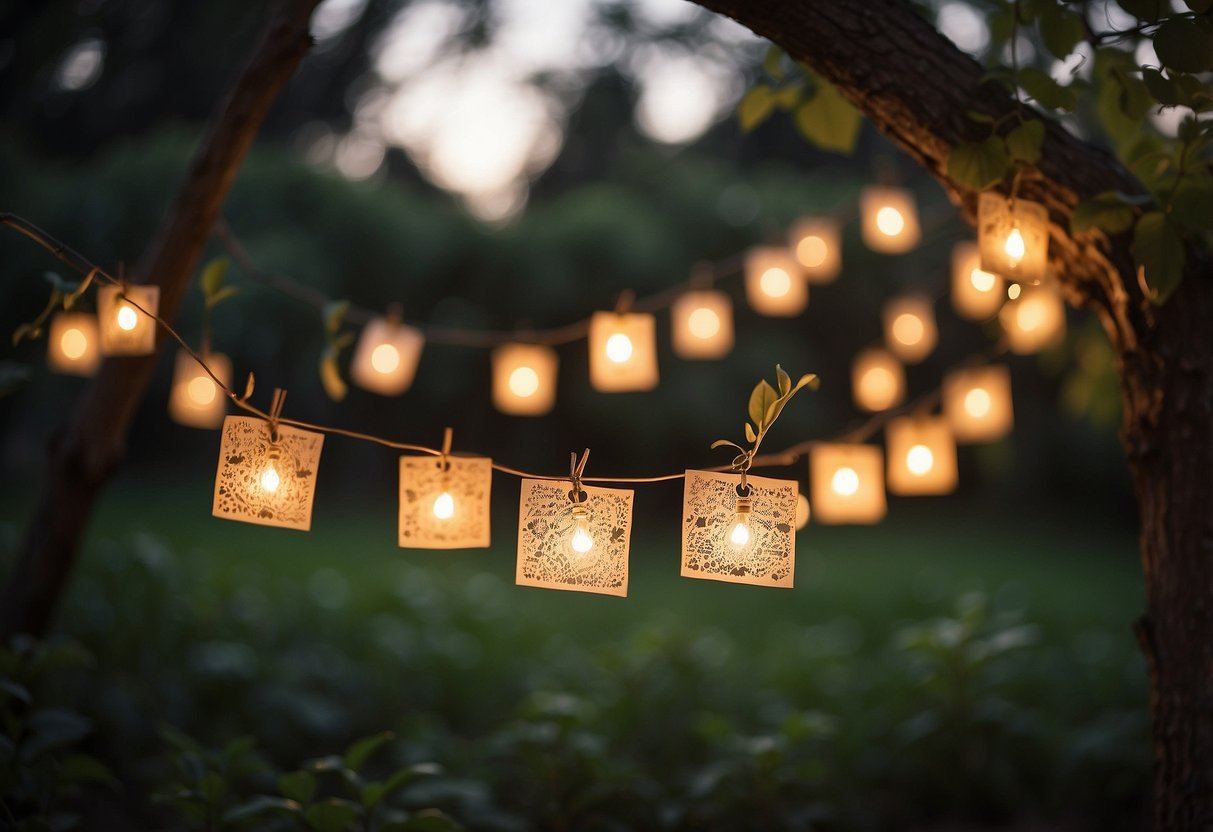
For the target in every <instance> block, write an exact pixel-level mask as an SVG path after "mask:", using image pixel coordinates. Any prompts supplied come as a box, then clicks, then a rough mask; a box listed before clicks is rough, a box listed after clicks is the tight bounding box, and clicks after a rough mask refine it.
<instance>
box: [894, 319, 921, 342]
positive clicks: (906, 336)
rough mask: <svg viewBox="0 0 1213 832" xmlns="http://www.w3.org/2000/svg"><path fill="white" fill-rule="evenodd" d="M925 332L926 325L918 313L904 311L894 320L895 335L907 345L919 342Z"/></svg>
mask: <svg viewBox="0 0 1213 832" xmlns="http://www.w3.org/2000/svg"><path fill="white" fill-rule="evenodd" d="M924 334H926V327H925V326H923V323H922V319H921V318H919V317H918V316H917V315H912V314H910V313H909V312H903V313H902V314H900V315H898V316H897V317H896V318H895V319H894V320H893V337H894V338H896V339H897V340H898V341H900V342H901V343H903V344H906V345H907V346H913V345H914V344H917V343H918V342H919V341H921V340H922V336H923V335H924Z"/></svg>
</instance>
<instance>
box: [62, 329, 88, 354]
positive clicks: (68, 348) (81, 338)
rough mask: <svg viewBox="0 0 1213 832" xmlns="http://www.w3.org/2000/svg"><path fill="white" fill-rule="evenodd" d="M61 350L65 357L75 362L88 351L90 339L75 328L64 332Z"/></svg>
mask: <svg viewBox="0 0 1213 832" xmlns="http://www.w3.org/2000/svg"><path fill="white" fill-rule="evenodd" d="M59 349H60V350H62V351H63V354H64V356H66V357H67V358H70V359H71V360H72V361H75V360H76V359H78V358H80V356H82V355H84V353H85V352H86V351H87V350H88V337H87V336H86V335H85V334H84V333H83V332H81V331H80V330H78V329H76V328H75V327H72V328H71V329H67V330H64V332H63V335H62V336H60V338H59Z"/></svg>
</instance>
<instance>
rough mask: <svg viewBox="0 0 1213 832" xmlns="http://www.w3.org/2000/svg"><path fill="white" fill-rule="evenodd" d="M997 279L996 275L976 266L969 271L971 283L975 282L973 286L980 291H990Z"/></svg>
mask: <svg viewBox="0 0 1213 832" xmlns="http://www.w3.org/2000/svg"><path fill="white" fill-rule="evenodd" d="M997 279H998V277H997V276H996V275H993V274H991V273H990V272H987V271H983V270H982V269H978V268H974V269H973V271H971V272H969V283H971V284H973V288H974V289H976V290H977V291H979V292H989V291H990V290H991V289H993V288H994V282H995V281H996V280H997Z"/></svg>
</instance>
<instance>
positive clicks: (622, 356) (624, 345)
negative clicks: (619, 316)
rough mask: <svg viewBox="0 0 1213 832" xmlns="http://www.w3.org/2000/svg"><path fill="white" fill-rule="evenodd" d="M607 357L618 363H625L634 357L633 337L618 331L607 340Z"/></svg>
mask: <svg viewBox="0 0 1213 832" xmlns="http://www.w3.org/2000/svg"><path fill="white" fill-rule="evenodd" d="M606 354H607V358H609V359H610V360H611V361H613V362H615V363H616V364H624V363H626V362H627V361H628V359H630V358H631V357H632V339H631V338H629V337H628V336H626V335H624V334H623V333H622V332H616V333H615V334H614V335H612V336H611V337H610V338H608V339H607V342H606Z"/></svg>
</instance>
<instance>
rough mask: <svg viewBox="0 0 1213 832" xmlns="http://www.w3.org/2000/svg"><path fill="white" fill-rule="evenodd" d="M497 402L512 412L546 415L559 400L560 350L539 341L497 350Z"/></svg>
mask: <svg viewBox="0 0 1213 832" xmlns="http://www.w3.org/2000/svg"><path fill="white" fill-rule="evenodd" d="M492 362H493V404H494V405H495V406H496V408H497V409H498V410H500V411H501V412H502V413H508V414H510V415H512V416H542V415H543V414H545V413H547V412H548V411H550V410H551V409H552V407H553V406H554V405H555V404H556V368H557V366H558V365H559V359H558V358H557V357H556V351H555V350H553V349H551V348H549V347H544V346H540V345H538V344H502V345H501V346H500V347H497V348H496V349H494V350H493V358H492Z"/></svg>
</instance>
